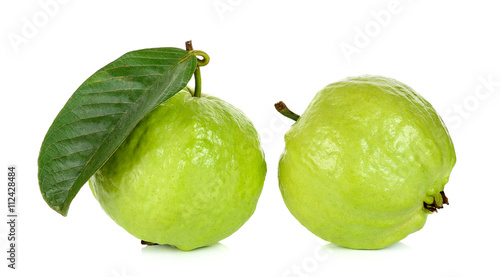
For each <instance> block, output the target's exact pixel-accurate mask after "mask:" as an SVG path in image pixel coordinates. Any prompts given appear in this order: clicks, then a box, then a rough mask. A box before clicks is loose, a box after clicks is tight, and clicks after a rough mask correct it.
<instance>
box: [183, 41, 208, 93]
mask: <svg viewBox="0 0 500 277" xmlns="http://www.w3.org/2000/svg"><path fill="white" fill-rule="evenodd" d="M186 51H189V53H191V54H194V55H195V56H201V57H202V59H199V58H198V57H196V61H197V65H196V70H195V71H194V95H193V97H201V72H200V67H201V66H205V65H207V64H208V63H209V62H210V56H208V54H207V53H205V52H203V51H200V50H193V42H192V41H191V40H188V41H186Z"/></svg>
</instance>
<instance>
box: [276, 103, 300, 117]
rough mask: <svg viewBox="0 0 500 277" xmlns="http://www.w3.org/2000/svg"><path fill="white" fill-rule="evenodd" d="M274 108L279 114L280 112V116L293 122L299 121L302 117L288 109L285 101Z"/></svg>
mask: <svg viewBox="0 0 500 277" xmlns="http://www.w3.org/2000/svg"><path fill="white" fill-rule="evenodd" d="M274 107H275V108H276V110H277V111H278V112H280V114H282V115H284V116H286V117H288V118H290V119H291V120H293V121H297V120H298V119H299V117H300V115H298V114H296V113H294V112H292V111H290V109H288V107H287V106H286V105H285V103H283V101H279V102H278V103H276V104H274Z"/></svg>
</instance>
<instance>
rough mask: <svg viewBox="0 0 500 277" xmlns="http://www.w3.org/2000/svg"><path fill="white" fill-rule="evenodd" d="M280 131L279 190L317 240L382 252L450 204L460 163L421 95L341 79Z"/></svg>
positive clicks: (373, 80) (367, 80)
mask: <svg viewBox="0 0 500 277" xmlns="http://www.w3.org/2000/svg"><path fill="white" fill-rule="evenodd" d="M276 108H277V109H278V110H279V111H280V112H281V113H282V114H284V115H285V116H287V117H289V118H291V119H294V120H296V122H295V123H294V124H293V125H292V127H291V128H290V130H289V131H288V132H287V133H286V135H285V144H286V146H285V150H284V152H283V154H282V156H281V158H280V162H279V185H280V190H281V193H282V196H283V199H284V201H285V204H286V205H287V207H288V209H289V210H290V212H291V213H292V214H293V215H294V216H295V218H296V219H297V220H298V221H299V222H300V223H301V224H302V225H304V226H305V227H306V228H307V229H309V230H310V231H311V232H312V233H314V234H316V235H317V236H319V237H320V238H322V239H324V240H327V241H330V242H333V243H335V244H337V245H340V246H343V247H347V248H354V249H380V248H384V247H387V246H389V245H391V244H393V243H395V242H397V241H400V240H401V239H403V238H405V237H406V236H407V235H409V234H411V233H413V232H416V231H418V230H420V229H421V228H422V227H423V226H424V224H425V222H426V219H427V216H428V215H429V214H431V213H433V212H436V211H437V210H438V209H440V208H442V207H443V204H448V199H447V197H446V196H445V193H444V186H445V184H446V183H447V182H448V179H449V176H450V173H451V170H452V168H453V166H454V165H455V161H456V157H455V150H454V146H453V142H452V140H451V138H450V135H449V133H448V130H447V129H446V127H445V125H444V123H443V121H442V120H441V118H440V117H439V115H438V114H437V113H436V111H435V110H434V108H433V107H432V106H431V104H430V103H429V102H427V101H426V100H425V99H424V98H423V97H422V96H420V95H419V94H417V93H416V92H415V91H414V90H413V89H411V88H410V87H408V86H407V85H405V84H403V83H401V82H399V81H397V80H394V79H391V78H386V77H382V76H369V75H365V76H360V77H352V78H347V79H344V80H342V81H339V82H336V83H333V84H330V85H328V86H326V87H325V88H324V89H322V90H321V91H319V92H318V93H317V94H316V96H315V97H314V99H313V100H312V102H311V103H310V104H309V106H308V107H307V109H306V110H305V112H304V113H303V114H302V115H301V116H298V115H296V114H294V113H293V112H291V111H290V110H289V109H288V108H287V107H286V106H285V105H284V104H283V103H282V102H280V103H277V104H276Z"/></svg>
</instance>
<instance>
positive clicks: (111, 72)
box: [38, 48, 197, 216]
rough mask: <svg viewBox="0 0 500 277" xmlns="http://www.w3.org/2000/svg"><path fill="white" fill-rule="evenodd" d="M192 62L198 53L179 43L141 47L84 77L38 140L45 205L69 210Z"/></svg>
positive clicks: (184, 79)
mask: <svg viewBox="0 0 500 277" xmlns="http://www.w3.org/2000/svg"><path fill="white" fill-rule="evenodd" d="M196 63H197V61H196V56H195V55H193V54H192V53H190V52H188V51H185V50H182V49H177V48H155V49H144V50H138V51H133V52H129V53H127V54H125V55H123V56H122V57H120V58H118V59H117V60H115V61H114V62H112V63H110V64H108V65H107V66H105V67H103V68H102V69H100V70H99V71H97V72H96V73H94V75H92V76H91V77H90V78H88V79H87V80H86V81H85V82H84V83H83V84H82V85H81V86H80V87H79V88H78V89H77V91H76V92H75V93H74V94H73V96H71V98H70V99H69V100H68V102H67V103H66V105H65V106H64V107H63V109H62V110H61V111H60V112H59V114H58V115H57V117H56V119H55V120H54V122H53V124H52V126H50V129H49V131H48V132H47V135H46V136H45V139H44V141H43V143H42V147H41V150H40V155H39V157H38V180H39V185H40V190H41V192H42V195H43V198H44V199H45V201H46V202H47V203H48V204H49V206H50V207H52V208H53V209H54V210H55V211H57V212H58V213H60V214H62V215H64V216H65V215H67V213H68V209H69V205H70V203H71V201H72V200H73V198H74V197H75V195H76V194H77V193H78V191H79V190H80V188H81V187H82V186H83V185H84V184H85V183H86V182H87V180H88V179H89V178H90V177H91V176H92V175H93V174H94V173H95V172H96V171H97V170H98V169H99V168H100V167H101V166H102V165H103V164H104V163H105V162H106V160H107V159H108V158H109V157H110V156H111V155H112V154H113V152H114V151H115V150H116V149H117V148H118V146H120V144H121V143H122V142H123V140H125V138H126V137H127V135H128V134H129V133H130V132H131V131H132V130H133V129H134V127H135V126H136V125H137V123H139V121H140V120H141V119H142V118H143V117H144V116H145V115H146V114H147V113H148V112H150V111H151V110H152V109H154V108H155V107H156V106H157V105H158V104H160V103H162V102H163V101H165V100H167V99H169V98H170V97H172V96H173V95H174V94H175V93H177V92H178V91H180V90H181V89H182V88H183V87H185V86H186V85H187V83H188V81H189V80H190V79H191V76H192V75H193V73H194V71H195V69H196Z"/></svg>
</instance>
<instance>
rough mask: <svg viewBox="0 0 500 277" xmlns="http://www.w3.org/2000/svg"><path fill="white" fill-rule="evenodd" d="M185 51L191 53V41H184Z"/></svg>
mask: <svg viewBox="0 0 500 277" xmlns="http://www.w3.org/2000/svg"><path fill="white" fill-rule="evenodd" d="M186 51H193V41H191V40H188V41H186Z"/></svg>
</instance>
